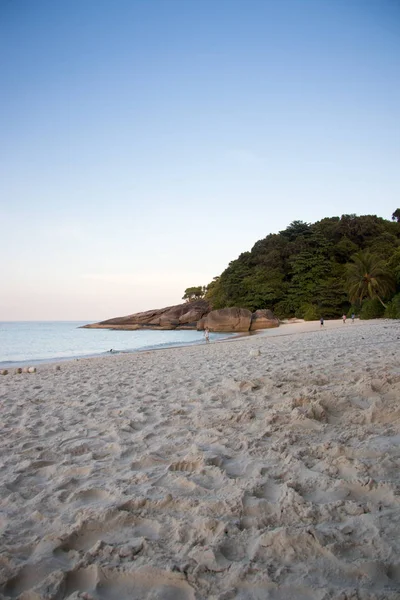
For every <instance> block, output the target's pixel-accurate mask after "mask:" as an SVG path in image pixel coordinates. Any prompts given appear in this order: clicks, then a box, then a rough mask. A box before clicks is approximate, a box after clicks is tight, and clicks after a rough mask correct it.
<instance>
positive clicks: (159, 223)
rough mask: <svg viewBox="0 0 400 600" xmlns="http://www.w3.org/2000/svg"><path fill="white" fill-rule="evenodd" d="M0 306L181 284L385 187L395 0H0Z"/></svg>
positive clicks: (83, 299) (102, 314)
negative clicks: (260, 242) (295, 223)
mask: <svg viewBox="0 0 400 600" xmlns="http://www.w3.org/2000/svg"><path fill="white" fill-rule="evenodd" d="M0 52H1V54H0V56H1V63H0V68H1V73H0V75H1V94H0V132H1V133H0V135H1V150H0V152H1V156H0V201H1V218H0V256H1V284H0V288H1V293H0V320H8V319H11V320H13V319H15V320H19V319H86V320H97V319H103V318H107V317H113V316H118V315H123V314H128V313H131V312H136V311H138V310H145V309H150V308H155V307H161V306H165V305H168V304H175V303H178V302H180V300H181V297H182V295H183V291H184V289H185V288H186V287H189V286H192V285H200V284H207V283H209V281H211V279H212V278H213V277H214V276H215V275H219V274H220V273H221V272H222V271H223V269H224V268H225V267H226V266H227V265H228V263H229V261H231V260H233V259H235V258H237V256H238V255H239V254H240V253H241V252H243V251H246V250H249V249H250V248H251V247H252V246H253V244H254V243H255V242H256V241H257V240H258V239H260V238H263V237H265V236H266V235H267V234H268V233H273V232H277V231H279V230H281V229H284V228H285V227H286V226H287V225H288V224H289V223H290V222H291V221H293V220H295V219H300V220H303V221H308V222H314V221H316V220H318V219H320V218H323V217H326V216H340V215H341V214H344V213H356V214H377V215H379V216H382V217H384V218H388V219H390V218H391V214H392V212H393V211H394V210H395V209H396V208H398V207H399V205H400V176H399V174H400V3H399V2H398V1H397V0H376V1H368V0H365V1H352V0H315V1H314V0H275V1H269V0H260V1H258V0H240V1H237V0H129V1H127V0H116V1H112V0H83V1H82V0H68V1H66V0H59V1H57V2H55V1H54V0H35V1H32V0H1V2H0Z"/></svg>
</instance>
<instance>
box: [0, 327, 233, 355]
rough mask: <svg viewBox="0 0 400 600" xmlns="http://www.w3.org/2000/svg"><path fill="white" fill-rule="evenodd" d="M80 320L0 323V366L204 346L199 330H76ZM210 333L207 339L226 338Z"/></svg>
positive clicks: (222, 335) (224, 335)
mask: <svg viewBox="0 0 400 600" xmlns="http://www.w3.org/2000/svg"><path fill="white" fill-rule="evenodd" d="M80 325H85V323H84V322H80V321H24V322H22V321H20V322H0V365H2V366H11V363H21V362H36V361H51V360H57V359H66V358H77V357H83V356H96V355H101V354H109V350H110V349H111V348H112V349H113V351H115V352H135V351H138V350H148V349H155V348H168V347H172V346H184V345H187V344H198V343H202V344H203V343H205V342H204V337H203V333H202V332H200V331H148V330H139V331H109V330H107V329H79V326H80ZM228 336H229V334H218V333H213V334H211V335H210V340H211V341H213V340H217V339H222V338H224V337H225V338H226V337H228Z"/></svg>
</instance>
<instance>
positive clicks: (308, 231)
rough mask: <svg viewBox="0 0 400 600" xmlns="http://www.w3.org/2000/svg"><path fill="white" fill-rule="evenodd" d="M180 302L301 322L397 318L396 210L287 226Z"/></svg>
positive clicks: (399, 222) (399, 243)
mask: <svg viewBox="0 0 400 600" xmlns="http://www.w3.org/2000/svg"><path fill="white" fill-rule="evenodd" d="M183 298H184V299H185V300H187V301H192V300H197V299H200V298H205V299H206V300H208V301H209V302H210V303H211V305H212V307H213V308H214V309H218V308H226V307H232V306H238V307H243V308H248V309H249V310H251V311H255V310H257V309H262V308H268V309H271V310H272V311H273V312H274V313H275V314H276V316H278V317H279V318H287V317H293V316H295V317H298V318H303V319H306V320H314V319H319V318H320V317H321V316H322V317H324V318H328V319H329V318H336V317H339V316H341V315H342V314H343V313H345V314H351V313H353V312H354V313H356V314H358V315H360V316H361V317H362V318H375V317H379V316H387V317H391V318H400V209H396V210H395V211H394V213H393V215H392V220H391V221H389V220H385V219H382V218H380V217H377V216H375V215H364V216H356V215H354V214H350V215H342V216H341V217H330V218H325V219H322V220H321V221H318V222H316V223H313V224H310V223H305V222H303V221H293V222H292V223H291V224H290V225H289V226H288V227H287V228H286V229H284V230H283V231H280V232H279V233H277V234H270V235H267V237H265V238H264V239H262V240H259V241H258V242H256V243H255V245H254V246H253V248H252V249H251V250H250V251H248V252H244V253H242V254H241V255H240V256H239V257H238V258H237V259H236V260H233V261H232V262H230V263H229V265H228V267H227V268H226V269H225V270H224V271H223V273H221V275H219V276H217V277H214V279H213V281H211V282H210V283H209V284H208V285H207V286H195V287H192V288H187V289H186V290H185V295H184V297H183Z"/></svg>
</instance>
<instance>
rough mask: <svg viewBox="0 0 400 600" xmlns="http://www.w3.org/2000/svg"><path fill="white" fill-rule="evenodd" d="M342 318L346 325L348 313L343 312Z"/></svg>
mask: <svg viewBox="0 0 400 600" xmlns="http://www.w3.org/2000/svg"><path fill="white" fill-rule="evenodd" d="M342 319H343V323H344V324H345V325H346V315H345V314H343V316H342Z"/></svg>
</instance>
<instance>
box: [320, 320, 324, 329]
mask: <svg viewBox="0 0 400 600" xmlns="http://www.w3.org/2000/svg"><path fill="white" fill-rule="evenodd" d="M319 322H320V323H321V325H320V329H321V328H322V327H323V326H324V317H321V318H320V320H319Z"/></svg>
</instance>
